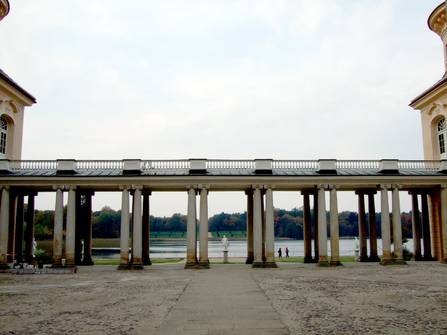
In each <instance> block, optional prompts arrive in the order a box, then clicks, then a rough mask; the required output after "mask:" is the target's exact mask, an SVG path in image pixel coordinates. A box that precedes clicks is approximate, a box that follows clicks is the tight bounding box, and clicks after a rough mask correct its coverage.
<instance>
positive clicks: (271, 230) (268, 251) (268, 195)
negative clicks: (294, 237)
mask: <svg viewBox="0 0 447 335" xmlns="http://www.w3.org/2000/svg"><path fill="white" fill-rule="evenodd" d="M273 215H274V214H273V191H272V189H271V188H268V189H267V190H266V192H265V259H266V260H265V263H266V266H268V267H276V263H275V222H274V218H273Z"/></svg>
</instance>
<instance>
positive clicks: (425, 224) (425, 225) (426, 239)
mask: <svg viewBox="0 0 447 335" xmlns="http://www.w3.org/2000/svg"><path fill="white" fill-rule="evenodd" d="M421 207H422V238H423V243H424V244H423V245H424V256H423V260H424V261H432V260H433V257H432V254H431V239H430V219H429V215H428V199H427V194H426V193H422V194H421Z"/></svg>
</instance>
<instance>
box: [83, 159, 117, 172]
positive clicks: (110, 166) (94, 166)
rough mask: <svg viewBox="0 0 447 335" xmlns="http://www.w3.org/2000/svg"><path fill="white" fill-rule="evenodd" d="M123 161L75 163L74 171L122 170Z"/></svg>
mask: <svg viewBox="0 0 447 335" xmlns="http://www.w3.org/2000/svg"><path fill="white" fill-rule="evenodd" d="M122 169H123V161H109V160H101V161H76V170H122Z"/></svg>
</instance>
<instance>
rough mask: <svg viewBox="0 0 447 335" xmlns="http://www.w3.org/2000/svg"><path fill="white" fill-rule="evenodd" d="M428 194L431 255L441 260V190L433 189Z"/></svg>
mask: <svg viewBox="0 0 447 335" xmlns="http://www.w3.org/2000/svg"><path fill="white" fill-rule="evenodd" d="M428 196H429V203H428V205H429V221H430V240H431V244H430V248H431V255H432V256H433V258H434V259H436V260H438V261H440V260H442V245H441V242H442V231H441V225H442V222H441V192H440V190H438V189H432V190H430V193H428Z"/></svg>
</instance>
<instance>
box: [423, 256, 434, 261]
mask: <svg viewBox="0 0 447 335" xmlns="http://www.w3.org/2000/svg"><path fill="white" fill-rule="evenodd" d="M420 260H421V261H423V262H433V261H435V258H434V257H432V256H424V257H422V258H421V259H420Z"/></svg>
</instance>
